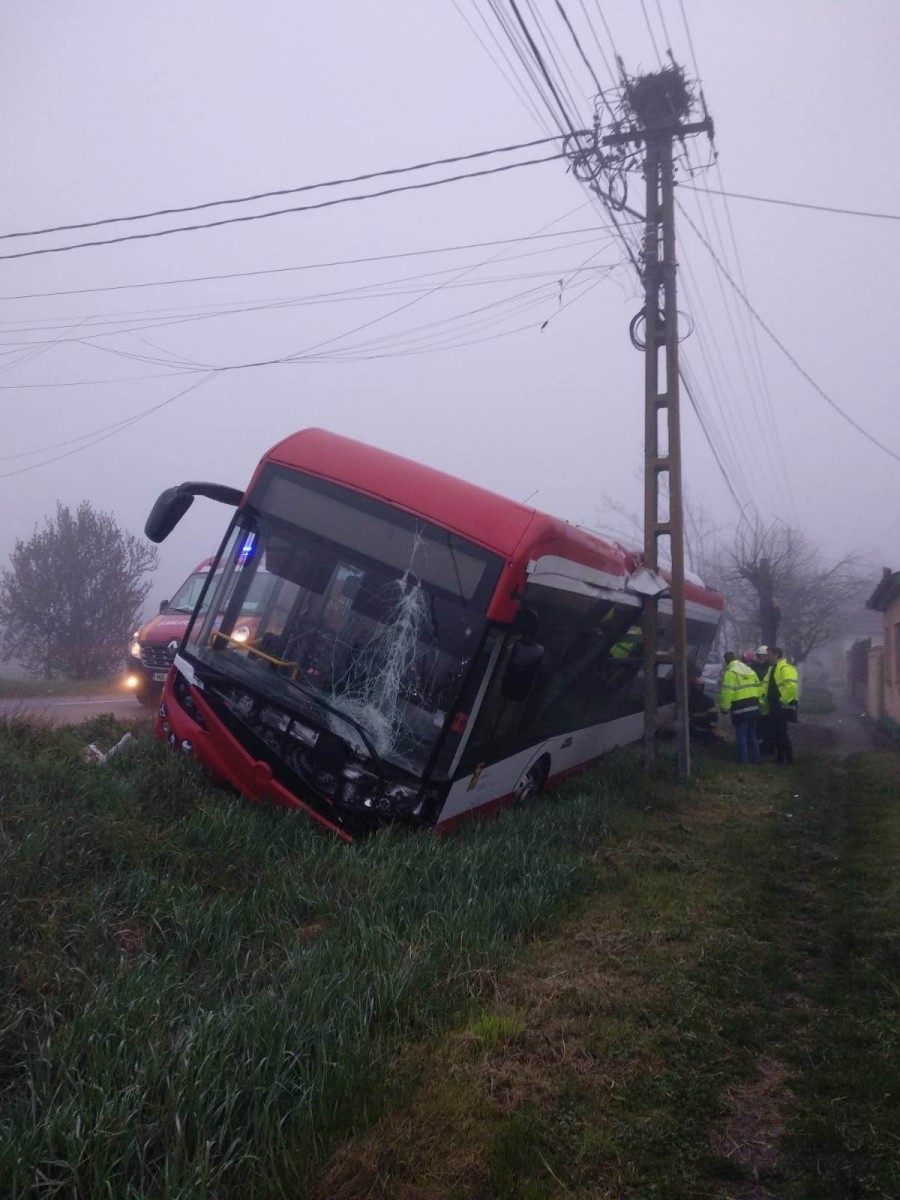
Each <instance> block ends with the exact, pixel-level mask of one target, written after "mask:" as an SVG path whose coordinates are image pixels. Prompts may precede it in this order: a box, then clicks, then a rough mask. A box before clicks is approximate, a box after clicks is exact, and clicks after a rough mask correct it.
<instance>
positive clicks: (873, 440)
mask: <svg viewBox="0 0 900 1200" xmlns="http://www.w3.org/2000/svg"><path fill="white" fill-rule="evenodd" d="M676 203H678V202H677V201H676ZM678 208H679V210H680V211H681V214H682V216H683V217H684V219H685V220H686V221H687V223H688V224H689V225H690V227H691V229H693V231H694V233H695V234H696V235H697V237H698V238H699V239H700V241H701V242H702V243H703V245H704V246H705V247H706V249H707V250H708V251H709V253H710V255H711V256H712V260H713V262H714V263H715V264H716V266H717V268H718V269H719V271H720V272H721V273H722V275H724V277H725V278H726V279H727V280H728V282H729V283H730V284H731V286H732V287H733V288H734V290H735V291H736V292H737V294H738V296H740V298H741V300H742V301H743V303H744V304H745V305H746V307H747V310H748V312H749V313H750V315H751V316H752V317H753V319H754V321H756V322H757V324H758V325H759V326H760V327H761V328H762V329H763V330H765V332H766V333H767V334H768V335H769V337H770V338H771V339H772V341H773V342H774V343H775V345H776V346H777V347H778V349H779V350H780V351H781V352H782V354H783V355H784V356H785V357H786V358H787V359H788V361H789V362H790V363H791V365H792V366H794V367H795V368H796V370H797V371H799V372H800V374H801V375H802V376H803V378H804V379H805V380H806V382H807V383H808V384H809V385H810V386H811V387H812V388H813V389H814V390H815V391H816V392H817V393H818V394H819V395H820V396H821V397H822V399H823V400H824V401H825V402H826V404H828V405H829V406H830V407H831V408H833V409H834V411H835V412H836V413H838V415H839V416H841V417H843V418H844V420H845V421H846V422H847V423H848V424H850V425H852V426H853V428H854V429H855V430H856V432H857V433H861V434H862V436H863V437H864V438H866V439H867V441H870V442H871V443H872V445H873V446H877V447H878V449H879V450H883V451H884V453H885V454H888V455H890V457H891V458H893V459H895V460H896V461H897V462H900V454H897V453H896V451H894V450H891V448H890V447H889V446H885V444H884V442H880V441H879V440H878V438H876V437H875V436H874V434H871V433H869V431H868V430H867V429H864V428H863V426H862V425H860V424H859V422H858V421H855V420H854V419H853V417H851V416H850V414H849V413H848V412H846V411H845V410H844V409H843V408H841V406H840V405H839V404H838V403H837V401H836V400H833V399H832V398H831V396H829V395H828V393H827V392H826V391H825V389H824V388H822V387H820V385H819V384H818V383H817V382H816V381H815V379H813V377H812V375H810V373H809V372H808V371H807V370H806V369H805V368H804V367H802V366H801V365H800V363H799V362H798V361H797V359H796V358H795V357H794V356H793V354H791V352H790V350H788V348H787V346H785V344H784V342H783V341H782V340H781V338H779V337H778V335H777V334H776V333H775V331H774V330H773V329H772V327H771V326H770V325H769V324H768V323H767V322H766V321H765V320H764V319H763V317H762V316H760V314H759V313H758V312H757V310H756V309H755V308H754V307H753V305H752V304H751V303H750V301H749V300H748V299H747V296H746V294H745V293H744V292H743V291H742V289H741V288H740V287H739V286H738V284H737V283H736V282H735V281H734V279H733V278H732V277H731V275H730V274H729V273H728V271H727V270H726V268H725V266H724V265H723V263H722V260H721V259H720V258H719V256H718V255H717V254H716V252H715V250H714V249H713V248H712V246H711V245H710V244H709V242H708V241H707V240H706V238H705V237H704V236H703V234H702V233H701V232H700V230H699V229H698V228H697V226H696V225H695V224H694V222H693V221H692V220H691V218H690V216H689V215H688V213H687V212H686V211H685V209H684V205H682V204H680V203H678Z"/></svg>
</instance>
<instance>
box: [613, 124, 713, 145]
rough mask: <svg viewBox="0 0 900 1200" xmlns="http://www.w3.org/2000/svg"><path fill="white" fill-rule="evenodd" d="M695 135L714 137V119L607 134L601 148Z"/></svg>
mask: <svg viewBox="0 0 900 1200" xmlns="http://www.w3.org/2000/svg"><path fill="white" fill-rule="evenodd" d="M694 133H708V134H709V136H710V137H713V135H714V133H715V128H714V126H713V123H712V118H710V117H707V118H706V119H705V120H703V121H692V122H691V123H690V124H688V125H669V126H667V127H665V128H660V129H638V128H634V129H624V130H622V131H621V132H618V133H607V134H605V135H604V136H603V137H602V138H601V139H600V145H601V146H627V145H628V144H629V143H630V142H634V144H635V145H640V143H641V142H651V141H671V140H679V139H681V138H683V137H688V136H689V135H690V134H694Z"/></svg>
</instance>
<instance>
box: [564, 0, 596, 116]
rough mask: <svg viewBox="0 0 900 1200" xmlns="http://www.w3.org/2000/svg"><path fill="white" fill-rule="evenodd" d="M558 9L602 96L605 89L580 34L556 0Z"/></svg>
mask: <svg viewBox="0 0 900 1200" xmlns="http://www.w3.org/2000/svg"><path fill="white" fill-rule="evenodd" d="M556 7H557V9H558V10H559V15H560V16H561V17H562V19H563V21H564V22H565V24H566V28H567V29H568V31H569V34H570V36H571V38H572V41H573V42H574V43H575V48H576V49H577V50H578V53H579V54H580V55H581V61H582V62H583V63H584V65H585V66H586V67H587V69H588V72H589V73H590V76H591V79H593V81H594V86H595V87H596V89H597V94H598V95H602V94H603V88H602V86H601V84H600V80H599V79H598V78H597V72H596V71H595V70H594V68H593V67H592V66H591V62H590V59H589V58H588V56H587V55H586V54H585V52H584V47H583V46H582V44H581V39H580V38H579V36H578V34H577V33H576V32H575V30H574V28H573V26H572V22H571V21H570V20H569V14H568V13H567V12H566V10H565V8H564V7H563V5H562V3H561V0H556ZM598 45H599V43H598Z"/></svg>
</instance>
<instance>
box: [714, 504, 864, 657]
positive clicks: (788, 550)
mask: <svg viewBox="0 0 900 1200" xmlns="http://www.w3.org/2000/svg"><path fill="white" fill-rule="evenodd" d="M723 557H724V561H723V569H722V583H723V586H724V589H725V593H726V598H727V601H728V605H729V609H730V617H731V621H732V624H733V627H734V630H735V634H736V635H737V639H738V641H739V642H740V643H741V644H747V645H749V644H751V643H752V642H754V641H756V640H760V641H762V642H763V643H765V644H766V645H775V644H776V643H780V644H781V645H783V646H785V648H786V649H787V651H788V652H789V653H790V654H791V655H793V657H794V658H795V659H796V661H797V662H803V661H804V660H805V659H806V658H808V657H809V655H810V654H811V653H812V651H813V650H815V649H816V647H817V646H821V645H822V644H823V643H824V642H827V641H828V640H829V639H830V638H832V637H834V636H836V635H837V634H838V633H840V632H841V630H842V628H843V627H844V626H845V624H846V622H847V620H848V618H849V617H850V615H851V610H852V608H853V606H854V602H855V601H856V600H857V597H858V594H859V589H860V564H859V563H858V562H857V560H856V559H855V558H854V557H853V556H852V555H847V556H845V557H844V558H841V559H839V560H838V561H837V562H833V563H828V562H826V561H825V559H824V558H823V556H822V554H821V552H820V551H819V549H818V547H816V546H814V545H813V544H812V543H811V542H810V541H809V539H808V538H807V537H806V535H805V534H803V533H802V532H800V530H797V529H794V528H793V527H792V526H790V525H787V524H785V523H784V522H783V521H771V522H768V523H767V522H765V521H763V520H762V519H761V518H759V517H755V518H750V519H746V518H745V519H744V520H742V521H741V523H740V524H739V526H738V528H737V530H736V531H735V534H734V539H733V541H732V543H731V545H730V546H729V547H728V548H727V549H726V551H725V553H724V556H723Z"/></svg>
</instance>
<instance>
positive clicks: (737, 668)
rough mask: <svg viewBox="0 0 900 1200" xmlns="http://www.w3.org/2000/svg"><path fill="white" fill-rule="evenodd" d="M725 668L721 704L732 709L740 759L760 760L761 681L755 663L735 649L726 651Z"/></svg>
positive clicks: (725, 708)
mask: <svg viewBox="0 0 900 1200" xmlns="http://www.w3.org/2000/svg"><path fill="white" fill-rule="evenodd" d="M724 657H725V672H724V674H723V675H722V686H721V688H720V689H719V708H720V709H721V710H722V712H723V713H724V714H726V715H727V714H728V713H731V723H732V724H733V725H734V738H735V742H736V743H737V757H738V762H742V763H746V762H748V761H749V762H751V763H754V764H757V763H759V739H758V738H757V736H756V723H757V721H758V720H759V701H760V692H761V685H760V682H759V677H758V675H757V674H756V672H755V671H754V670H753V668H752V667H751V666H748V665H747V663H745V662H741V660H740V659H739V658H738V656H737V655H736V654H735V653H734V651H733V650H726V651H725V655H724Z"/></svg>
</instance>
